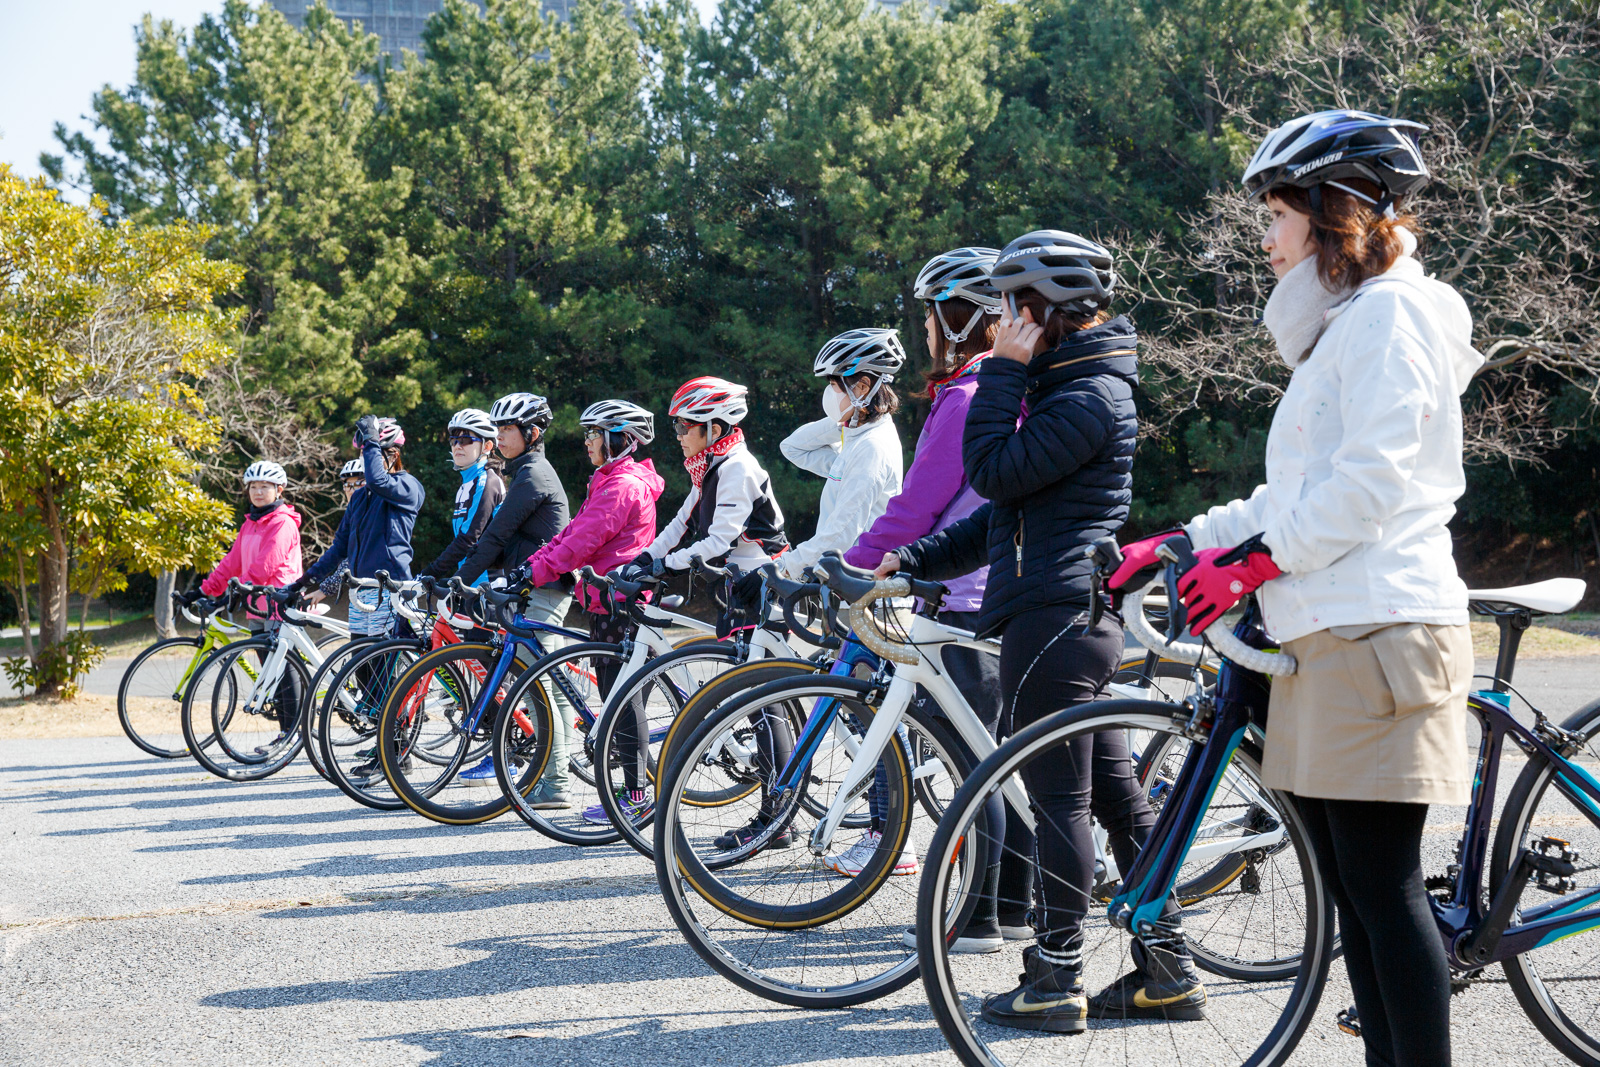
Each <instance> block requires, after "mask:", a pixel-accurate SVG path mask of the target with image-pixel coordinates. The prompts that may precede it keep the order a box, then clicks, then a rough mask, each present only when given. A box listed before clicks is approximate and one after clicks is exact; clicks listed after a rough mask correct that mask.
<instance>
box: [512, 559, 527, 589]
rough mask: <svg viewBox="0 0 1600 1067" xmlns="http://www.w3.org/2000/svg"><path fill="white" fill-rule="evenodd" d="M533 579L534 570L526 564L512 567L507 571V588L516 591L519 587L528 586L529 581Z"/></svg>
mask: <svg viewBox="0 0 1600 1067" xmlns="http://www.w3.org/2000/svg"><path fill="white" fill-rule="evenodd" d="M531 577H533V568H531V567H529V566H528V565H527V564H526V563H524V564H522V566H520V567H512V568H511V569H510V570H508V571H506V588H507V589H515V588H517V587H518V586H523V585H527V584H528V579H529V578H531Z"/></svg>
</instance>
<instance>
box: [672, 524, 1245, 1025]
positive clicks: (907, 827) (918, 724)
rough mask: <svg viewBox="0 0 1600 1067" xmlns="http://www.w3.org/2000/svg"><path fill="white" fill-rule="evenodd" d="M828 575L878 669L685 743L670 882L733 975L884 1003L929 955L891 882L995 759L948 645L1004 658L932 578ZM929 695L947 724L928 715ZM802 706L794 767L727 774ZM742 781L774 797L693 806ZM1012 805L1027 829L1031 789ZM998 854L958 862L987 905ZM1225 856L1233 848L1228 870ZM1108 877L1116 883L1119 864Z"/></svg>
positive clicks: (757, 701)
mask: <svg viewBox="0 0 1600 1067" xmlns="http://www.w3.org/2000/svg"><path fill="white" fill-rule="evenodd" d="M819 569H820V570H822V571H823V572H824V575H825V580H826V583H827V584H828V585H830V586H831V587H832V589H833V590H834V591H835V592H836V593H837V594H838V595H839V596H840V597H841V598H842V599H843V600H844V601H845V602H847V603H849V604H850V608H849V623H850V634H851V636H852V637H854V638H855V639H856V640H857V641H859V643H860V644H861V645H864V646H865V647H866V649H867V650H870V653H872V654H874V655H875V657H876V658H875V659H872V660H870V661H869V660H862V659H859V658H858V659H856V660H855V662H857V663H868V662H872V663H876V664H877V665H878V669H877V670H876V671H872V672H870V677H856V676H854V673H855V672H854V665H855V664H854V663H851V662H848V661H842V662H841V664H840V665H836V667H835V669H834V673H831V674H829V675H826V676H812V677H801V678H792V679H786V680H780V681H775V682H770V683H768V684H765V685H761V686H758V687H756V688H753V689H751V690H748V691H746V692H743V693H740V694H737V695H735V696H733V697H731V698H729V699H727V700H726V701H724V702H723V703H722V704H721V705H720V706H718V707H716V708H715V709H714V710H713V711H712V712H711V713H710V714H708V715H706V716H704V717H703V719H702V720H701V721H700V723H699V724H698V725H697V726H695V727H694V730H693V733H692V734H690V736H689V737H688V739H687V740H685V741H683V742H682V743H681V745H678V744H675V745H674V746H673V751H672V755H671V761H670V763H669V769H668V771H667V774H666V776H665V777H664V778H663V783H662V793H661V795H662V798H663V800H662V806H661V810H660V812H659V813H658V822H657V825H656V827H655V847H656V872H657V880H658V882H659V883H660V884H661V887H662V891H663V894H664V895H665V897H666V900H667V903H668V909H669V911H670V912H671V913H672V915H673V919H674V921H675V922H676V923H677V925H678V927H679V930H680V931H681V932H682V933H683V934H684V936H685V938H686V939H687V940H688V941H689V942H690V944H691V946H692V947H694V949H695V951H696V952H697V953H698V954H699V955H700V956H701V957H702V958H703V959H705V960H706V962H707V963H709V964H710V965H711V966H712V967H713V968H714V969H716V970H717V971H718V972H719V973H721V974H723V975H724V976H725V977H727V978H729V979H730V980H731V981H734V982H735V983H737V984H739V985H741V986H742V987H744V988H746V989H749V990H751V991H752V992H756V993H757V994H759V995H761V996H764V997H767V998H769V999H772V1000H776V1001H779V1002H781V1003H787V1004H794V1005H798V1006H815V1007H839V1006H844V1005H849V1004H856V1003H861V1002H863V1001H866V1000H869V999H872V998H874V997H878V996H882V995H884V994H886V993H888V992H891V991H893V990H894V989H898V988H901V987H902V986H904V985H905V984H906V983H907V982H909V981H911V980H912V979H913V978H915V976H916V973H917V958H916V953H915V949H914V948H913V947H911V946H910V945H907V944H906V939H905V938H904V936H903V935H904V934H905V931H906V930H907V929H908V927H910V926H911V925H912V922H913V920H914V919H915V889H914V887H913V886H912V885H911V884H909V883H910V880H909V879H907V880H898V879H895V877H894V874H895V870H896V868H897V867H900V868H902V869H903V867H904V866H905V864H904V862H903V856H904V855H906V854H907V852H908V849H909V850H911V851H912V852H914V851H915V849H914V845H913V843H914V842H915V841H916V840H917V839H918V838H920V839H922V840H926V839H927V837H928V836H929V835H931V833H932V831H933V824H934V822H935V821H936V820H937V819H938V818H939V816H940V815H941V814H942V812H943V810H944V807H945V805H946V804H947V803H948V801H949V799H950V797H951V796H952V794H953V793H954V791H955V789H956V787H957V786H959V785H960V783H961V782H962V781H963V780H964V779H965V777H966V775H967V774H968V773H969V772H970V771H971V769H972V767H973V766H974V765H975V764H976V763H977V760H978V758H980V757H981V756H982V755H984V754H987V753H989V752H992V751H993V750H994V748H995V742H994V740H993V738H992V737H991V736H990V734H989V732H988V729H987V728H986V727H985V726H984V724H983V723H982V722H981V721H980V720H979V719H978V717H977V715H976V713H974V712H973V711H972V709H971V707H970V706H969V705H968V704H967V702H966V700H965V698H964V697H963V695H962V694H961V692H960V691H959V690H958V689H957V688H956V687H955V686H954V685H953V684H952V683H951V682H950V680H949V678H948V677H947V676H946V675H945V673H944V669H943V666H942V660H941V655H940V650H941V649H942V648H944V647H953V646H954V647H969V648H977V649H980V650H982V651H985V652H987V653H990V654H995V653H997V652H998V645H997V643H995V642H993V641H987V640H977V639H975V638H974V637H973V635H972V634H971V633H970V632H968V631H964V630H960V629H957V628H954V627H950V626H947V625H946V624H944V623H942V622H940V621H938V619H937V618H936V616H937V613H938V608H939V605H940V601H941V598H942V597H943V595H944V590H943V587H941V586H939V585H937V584H936V583H929V582H915V581H910V580H908V579H905V578H898V579H894V580H891V581H889V582H883V583H875V582H873V581H872V580H871V579H870V577H866V576H864V575H865V572H856V571H853V570H852V569H850V568H846V567H844V565H843V564H842V562H841V561H840V560H839V559H837V557H835V556H825V557H824V559H823V561H822V562H821V564H820V565H819ZM906 596H916V597H918V598H920V599H921V600H922V601H923V606H922V609H921V610H920V611H919V612H918V613H917V614H916V615H915V616H914V617H913V619H912V623H911V627H910V630H909V632H906V631H905V630H904V629H901V628H900V624H899V623H898V622H896V621H893V620H894V618H895V617H894V616H893V615H892V614H890V612H891V610H892V609H891V608H890V603H889V602H890V601H891V600H892V599H893V598H903V597H906ZM884 626H889V627H891V628H894V629H897V630H898V632H899V638H900V639H899V640H898V641H896V640H893V639H891V638H890V637H889V636H887V635H886V634H885V632H884V630H883V629H882V627H884ZM1118 684H1119V685H1121V684H1122V683H1118ZM919 686H920V687H922V688H923V689H925V690H926V691H927V692H928V693H929V694H930V696H931V697H932V699H933V703H934V704H935V705H937V706H938V707H939V708H940V709H941V710H942V712H943V715H942V716H937V717H936V716H933V715H930V714H928V713H927V712H926V711H925V710H923V709H922V708H921V707H919V706H918V705H917V704H916V703H915V702H914V699H913V698H914V696H915V694H916V692H917V689H918V687H919ZM1146 686H1148V682H1146V685H1145V686H1138V685H1136V686H1132V687H1130V689H1129V691H1130V692H1132V693H1137V694H1138V695H1139V696H1140V697H1141V698H1145V697H1148V696H1150V695H1151V694H1152V690H1151V689H1150V688H1147V687H1146ZM796 706H798V707H799V708H800V709H801V711H800V714H801V715H802V716H803V717H804V719H805V722H804V726H803V728H802V730H801V731H800V735H799V738H798V739H797V741H796V743H795V748H794V753H793V756H792V757H791V758H790V760H789V761H788V763H787V764H786V765H785V766H784V767H783V768H781V769H780V770H777V771H775V772H773V771H769V770H767V769H766V768H762V767H760V766H759V765H756V764H755V762H754V761H751V762H750V763H748V764H744V765H740V766H734V767H730V766H729V765H728V763H727V760H726V756H725V754H724V752H723V751H719V747H718V746H719V745H720V743H721V741H720V739H721V738H722V737H723V736H724V735H725V734H726V733H727V732H729V731H735V732H740V731H749V730H750V729H751V726H752V724H753V723H754V722H756V721H758V720H760V719H761V718H762V717H765V716H768V715H784V716H792V715H794V714H795V711H794V710H791V709H792V708H794V707H796ZM841 722H843V723H850V724H851V725H852V726H853V727H854V729H852V730H851V732H850V736H849V737H847V738H846V739H845V740H844V743H832V742H833V741H834V730H835V728H836V727H837V725H838V724H839V723H841ZM687 725H688V724H685V728H687ZM902 726H904V727H906V728H907V730H906V734H907V735H908V736H907V737H905V738H902V737H901V731H900V728H901V727H902ZM897 738H900V743H896V739H897ZM908 741H909V743H908ZM730 772H737V773H742V774H745V775H749V776H751V777H752V778H753V779H754V780H756V781H757V782H759V784H760V787H761V788H760V789H759V791H758V792H752V793H751V794H750V795H749V796H748V797H747V798H746V799H744V801H743V802H742V803H740V804H737V805H724V806H721V807H716V808H704V807H696V806H694V805H692V804H689V803H687V802H686V796H687V795H688V794H689V793H690V792H691V791H692V790H694V789H696V788H704V787H705V786H703V785H702V784H701V783H702V780H704V779H706V778H709V779H710V782H711V783H713V784H714V783H716V782H718V781H721V780H725V778H726V776H727V775H728V774H729V773H730ZM874 782H876V783H877V785H876V789H877V796H878V801H877V805H878V808H879V810H878V811H877V812H876V815H877V820H876V822H877V823H878V824H881V835H882V836H881V838H880V840H879V843H878V845H877V848H876V850H875V851H874V852H873V853H872V855H871V858H870V859H869V861H868V862H867V863H866V864H865V866H864V867H863V868H862V869H861V870H860V872H859V873H858V874H856V875H854V876H853V877H845V878H842V879H841V878H840V877H839V876H838V875H837V874H835V873H834V872H833V871H830V870H828V869H826V868H825V867H824V866H823V865H822V864H821V863H820V862H819V861H820V860H822V859H823V858H824V857H826V856H828V855H829V854H830V852H832V851H834V849H835V842H836V837H837V835H838V834H839V832H840V831H841V830H842V829H848V828H849V827H850V826H851V825H852V820H853V819H854V820H860V819H861V818H862V817H863V816H870V815H872V814H874V813H873V812H872V810H871V802H870V798H869V796H868V791H869V787H871V786H873V783H874ZM1006 792H1007V793H1008V796H1007V799H1008V801H1009V803H1010V806H1011V808H1012V809H1014V810H1016V811H1018V812H1021V813H1022V815H1021V818H1023V819H1024V821H1026V820H1027V819H1028V817H1029V816H1028V805H1027V799H1026V795H1025V794H1024V793H1023V791H1022V789H1021V786H1020V784H1017V783H1013V784H1012V785H1011V786H1010V787H1008V788H1007V789H1006ZM919 812H920V816H919ZM758 815H759V816H760V817H761V818H762V819H763V820H764V822H765V826H764V829H763V830H762V832H761V833H759V834H757V835H756V836H755V837H754V838H752V839H751V840H750V841H749V842H748V844H746V845H744V846H743V847H739V848H725V847H719V845H718V843H717V838H719V837H722V836H723V835H725V834H727V833H728V831H729V830H730V829H731V828H733V827H735V826H737V825H741V824H746V823H748V822H750V821H751V820H753V819H754V818H755V817H756V816H758ZM854 825H857V826H860V825H861V823H860V822H859V821H857V822H855V823H854ZM797 846H798V847H797ZM991 852H992V850H991V849H989V848H988V847H987V846H985V847H984V848H983V849H982V850H980V849H979V839H978V838H977V837H976V836H974V837H973V838H971V839H970V847H969V848H968V849H967V850H966V851H962V852H961V853H960V854H959V855H957V856H952V857H951V859H950V862H951V864H952V866H951V870H952V872H956V874H955V876H957V877H958V879H959V884H960V885H961V886H962V887H963V888H964V889H965V890H967V891H972V892H973V896H972V899H973V900H976V894H975V889H974V887H975V885H976V884H977V883H976V881H975V880H979V881H981V879H982V876H983V874H984V873H985V872H986V871H987V870H988V869H989V868H990V867H991V866H992V864H993V863H994V862H995V857H994V856H992V855H991ZM1225 858H1226V847H1225V844H1224V845H1223V847H1222V848H1221V849H1220V850H1219V851H1218V853H1217V855H1216V856H1215V857H1214V860H1215V862H1216V863H1221V862H1223V861H1224V859H1225ZM1213 865H1215V864H1213ZM1232 865H1234V866H1236V864H1232ZM1106 870H1107V875H1108V877H1111V878H1114V877H1115V868H1114V864H1113V863H1111V861H1110V860H1109V857H1108V858H1107V860H1106ZM897 882H899V883H900V884H898V885H897V884H896V883H897ZM902 886H903V888H902ZM964 918H965V917H963V921H964ZM953 928H954V927H952V929H953Z"/></svg>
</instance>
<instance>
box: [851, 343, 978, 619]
mask: <svg viewBox="0 0 1600 1067" xmlns="http://www.w3.org/2000/svg"><path fill="white" fill-rule="evenodd" d="M987 354H988V353H984V355H987ZM982 358H983V357H982V356H980V357H978V358H977V359H974V360H973V361H972V362H971V363H968V364H967V365H966V366H965V367H963V368H962V369H961V371H960V372H959V373H957V374H956V375H955V376H953V377H951V378H947V379H945V381H943V382H941V383H939V384H938V385H936V386H934V394H933V409H932V410H931V411H929V412H928V421H927V422H925V423H923V424H922V433H921V434H920V435H919V436H918V437H917V454H916V456H915V458H913V459H912V461H911V469H910V470H908V471H906V478H905V482H904V484H903V485H902V486H901V488H900V495H899V496H897V497H895V498H894V499H893V500H891V501H889V509H888V510H887V511H885V512H884V513H883V514H882V515H881V516H879V518H878V521H877V522H875V523H873V524H872V527H871V528H870V529H869V530H867V532H866V533H864V534H862V535H861V537H860V539H859V540H857V541H856V544H855V547H854V548H852V549H850V551H848V552H846V553H845V554H844V559H845V562H846V563H848V564H850V565H851V566H853V567H865V568H867V569H868V570H871V569H873V568H875V567H877V565H878V564H879V563H880V562H882V560H883V554H884V553H885V552H890V551H893V550H894V549H896V548H899V547H900V546H901V545H909V544H910V543H911V542H913V541H915V540H917V539H918V538H919V537H926V536H927V535H928V534H931V533H934V532H935V531H938V530H942V529H944V528H945V527H946V526H949V525H950V524H951V523H953V522H957V521H959V520H961V519H964V518H966V517H967V516H968V515H970V514H972V513H973V512H974V511H976V510H978V506H979V505H980V504H982V503H983V498H982V497H980V496H979V495H978V494H977V493H976V492H974V491H973V489H972V486H970V485H968V484H967V475H966V472H965V470H963V468H962V466H961V431H962V430H963V429H964V428H965V427H966V425H967V408H968V407H970V406H971V404H972V394H974V393H976V392H977V391H978V376H977V374H976V373H974V372H975V371H976V369H977V367H978V365H979V363H980V361H981V360H982ZM988 575H989V568H988V567H981V568H979V569H978V570H975V571H973V572H972V573H971V574H966V575H962V576H961V577H960V578H955V579H952V580H951V581H948V582H945V583H944V584H945V585H946V586H948V587H949V589H950V595H949V596H948V597H946V598H945V602H944V606H945V609H946V610H949V611H977V610H978V608H979V606H980V605H982V603H983V583H984V579H985V578H987V577H988Z"/></svg>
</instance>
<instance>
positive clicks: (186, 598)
mask: <svg viewBox="0 0 1600 1067" xmlns="http://www.w3.org/2000/svg"><path fill="white" fill-rule="evenodd" d="M202 595H203V594H202V593H201V592H200V590H198V589H191V590H189V591H188V592H186V593H182V594H179V596H178V600H179V601H180V602H182V603H184V604H193V603H194V602H195V601H197V600H199V599H200V597H201V596H202Z"/></svg>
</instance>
